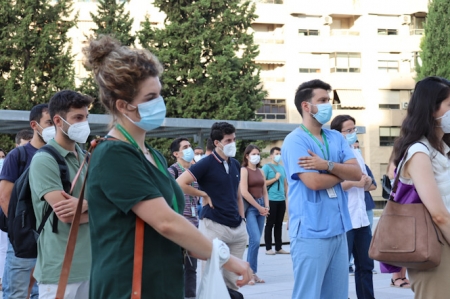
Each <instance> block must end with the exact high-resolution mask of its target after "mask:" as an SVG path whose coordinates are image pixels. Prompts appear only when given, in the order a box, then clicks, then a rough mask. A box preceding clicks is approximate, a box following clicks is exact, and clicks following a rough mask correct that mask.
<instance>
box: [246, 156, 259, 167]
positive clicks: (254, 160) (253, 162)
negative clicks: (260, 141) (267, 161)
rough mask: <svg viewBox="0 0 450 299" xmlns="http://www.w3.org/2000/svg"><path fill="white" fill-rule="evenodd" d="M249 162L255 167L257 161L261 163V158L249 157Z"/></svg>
mask: <svg viewBox="0 0 450 299" xmlns="http://www.w3.org/2000/svg"><path fill="white" fill-rule="evenodd" d="M249 161H250V163H252V164H253V165H257V164H258V163H259V161H261V156H260V155H251V156H250V160H249Z"/></svg>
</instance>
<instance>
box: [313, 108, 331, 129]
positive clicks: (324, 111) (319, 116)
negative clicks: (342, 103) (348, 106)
mask: <svg viewBox="0 0 450 299" xmlns="http://www.w3.org/2000/svg"><path fill="white" fill-rule="evenodd" d="M309 104H310V105H311V106H316V107H317V113H316V114H312V113H311V115H312V116H313V117H314V118H315V119H316V120H317V121H318V122H319V123H321V124H322V125H324V124H326V123H327V122H329V121H330V119H331V114H333V106H332V105H331V104H330V103H325V104H319V105H313V104H311V103H309Z"/></svg>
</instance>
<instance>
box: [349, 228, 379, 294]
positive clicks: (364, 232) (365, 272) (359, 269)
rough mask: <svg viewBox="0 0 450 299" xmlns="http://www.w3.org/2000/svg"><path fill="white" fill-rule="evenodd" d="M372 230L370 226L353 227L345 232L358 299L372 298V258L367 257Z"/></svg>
mask: <svg viewBox="0 0 450 299" xmlns="http://www.w3.org/2000/svg"><path fill="white" fill-rule="evenodd" d="M371 240H372V231H371V230H370V226H369V225H368V226H364V227H361V228H355V229H352V230H350V231H348V232H347V243H348V256H349V258H350V255H351V254H352V253H353V257H354V259H355V285H356V295H357V297H358V299H373V298H375V297H374V292H373V276H372V270H373V260H372V259H371V258H369V247H370V241H371Z"/></svg>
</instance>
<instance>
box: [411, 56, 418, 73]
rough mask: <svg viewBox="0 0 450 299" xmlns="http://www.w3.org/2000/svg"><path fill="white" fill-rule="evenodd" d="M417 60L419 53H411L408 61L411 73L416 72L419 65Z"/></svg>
mask: <svg viewBox="0 0 450 299" xmlns="http://www.w3.org/2000/svg"><path fill="white" fill-rule="evenodd" d="M419 60H420V53H419V52H412V53H411V60H410V65H411V73H413V72H415V71H416V69H417V66H418V65H419Z"/></svg>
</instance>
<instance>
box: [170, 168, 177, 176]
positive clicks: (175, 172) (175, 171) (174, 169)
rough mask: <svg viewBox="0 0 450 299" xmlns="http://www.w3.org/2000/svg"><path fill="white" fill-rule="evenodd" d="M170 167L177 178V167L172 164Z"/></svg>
mask: <svg viewBox="0 0 450 299" xmlns="http://www.w3.org/2000/svg"><path fill="white" fill-rule="evenodd" d="M170 169H172V170H173V173H174V174H175V179H177V178H178V169H177V168H176V167H175V166H173V165H172V166H170Z"/></svg>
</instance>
